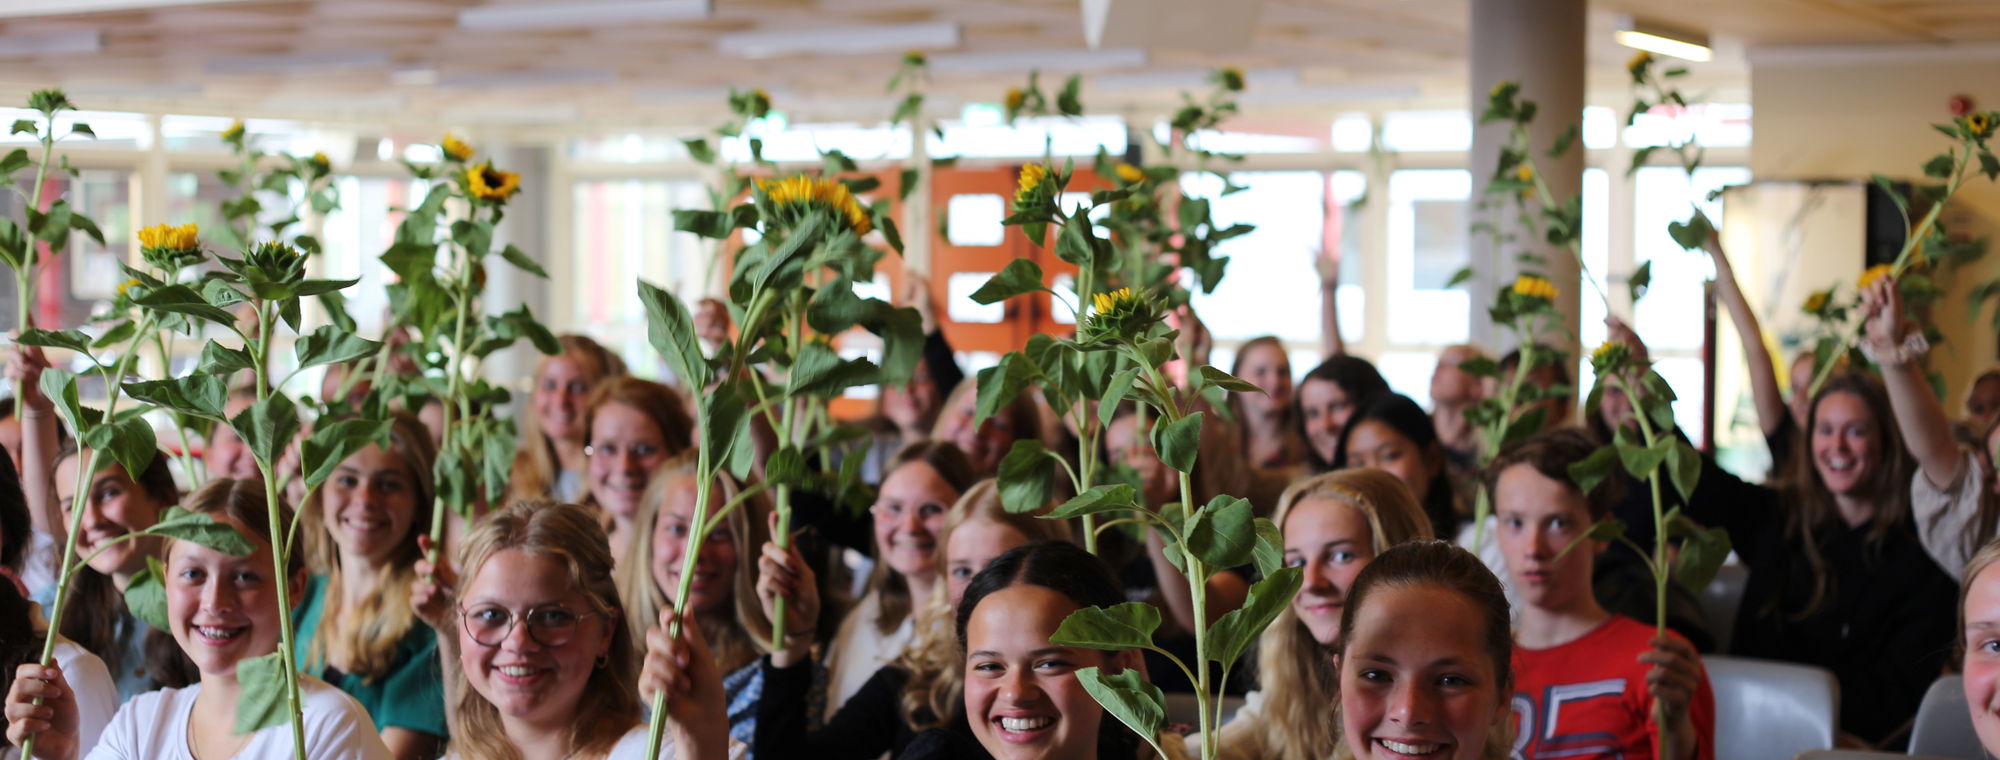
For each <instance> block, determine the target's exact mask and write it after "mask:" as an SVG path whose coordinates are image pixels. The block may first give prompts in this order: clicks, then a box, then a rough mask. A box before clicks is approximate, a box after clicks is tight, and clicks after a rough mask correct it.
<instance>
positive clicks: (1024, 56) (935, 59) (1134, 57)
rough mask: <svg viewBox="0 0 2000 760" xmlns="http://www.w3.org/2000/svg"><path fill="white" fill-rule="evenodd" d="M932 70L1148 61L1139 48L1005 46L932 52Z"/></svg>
mask: <svg viewBox="0 0 2000 760" xmlns="http://www.w3.org/2000/svg"><path fill="white" fill-rule="evenodd" d="M930 64H931V70H932V71H936V72H939V73H944V74H1011V73H1016V72H1023V71H1031V70H1035V69H1040V70H1042V71H1094V70H1097V69H1120V68H1137V67H1140V66H1144V65H1146V51H1144V50H1140V49H1138V48H1110V49H1106V50H1084V49H1079V48H1064V49H1055V50H1003V51H998V52H991V53H939V54H937V55H933V56H931V60H930Z"/></svg>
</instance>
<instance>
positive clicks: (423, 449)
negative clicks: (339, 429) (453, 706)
mask: <svg viewBox="0 0 2000 760" xmlns="http://www.w3.org/2000/svg"><path fill="white" fill-rule="evenodd" d="M436 459H437V449H436V447H434V446H433V445H432V444H431V439H430V434H429V432H428V431H427V430H425V429H424V425H423V423H422V422H419V421H418V420H417V418H416V417H413V416H411V415H410V414H408V413H405V412H395V413H392V414H391V416H390V418H389V446H388V447H387V448H382V447H378V446H374V445H370V446H368V447H366V448H363V449H361V450H360V451H357V452H354V453H353V454H352V455H350V456H348V457H347V459H345V460H342V461H341V462H340V464H338V465H336V466H335V467H334V470H333V475H332V477H330V478H328V479H327V481H326V484H325V486H324V487H322V488H320V489H318V490H315V491H313V492H312V495H311V496H308V497H307V498H306V503H305V514H304V519H303V521H302V530H303V531H304V534H305V544H306V555H307V557H308V558H309V559H310V564H311V566H312V567H314V568H319V569H321V570H322V572H324V574H323V575H317V576H314V577H313V578H312V580H311V581H310V582H309V583H308V584H307V586H306V593H305V596H304V597H302V598H301V600H300V602H299V608H298V612H297V613H296V614H295V615H294V616H293V617H294V619H295V620H296V621H297V623H298V626H297V629H298V633H299V635H298V640H297V641H296V642H295V648H296V650H297V654H298V657H299V663H300V667H301V669H302V670H303V671H304V672H308V673H312V674H313V675H316V676H319V677H321V678H324V679H326V680H327V681H328V682H329V683H332V684H333V685H335V686H338V687H340V688H341V690H342V691H345V692H347V693H348V694H349V695H350V696H353V697H354V698H355V699H356V700H357V701H359V702H361V706H362V707H364V708H367V710H368V715H369V717H370V718H373V719H374V721H375V724H376V727H377V728H378V729H380V731H381V732H382V741H383V743H384V744H387V745H388V746H389V748H390V751H391V752H393V753H395V755H396V756H397V757H399V758H429V757H435V756H436V755H437V748H438V747H440V746H442V745H443V743H444V737H445V730H446V729H445V711H444V689H443V679H444V674H443V673H442V672H440V670H439V668H438V658H437V633H436V632H435V631H432V630H431V629H430V627H429V626H426V625H422V624H421V623H420V622H419V621H418V620H417V617H416V615H415V614H414V613H412V612H411V610H410V598H409V597H410V583H411V582H412V581H415V580H416V579H417V575H416V562H417V560H418V559H419V558H421V557H422V556H423V549H422V548H420V547H419V545H418V543H417V537H418V536H422V535H426V534H427V533H428V532H429V530H430V515H431V510H430V506H431V499H432V497H433V496H435V495H436V490H437V489H436V486H435V484H434V482H433V480H432V469H431V468H432V465H433V463H434V462H435V461H436Z"/></svg>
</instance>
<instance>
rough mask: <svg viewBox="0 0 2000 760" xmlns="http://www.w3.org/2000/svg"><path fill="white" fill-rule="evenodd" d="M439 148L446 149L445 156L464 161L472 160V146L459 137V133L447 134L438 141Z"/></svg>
mask: <svg viewBox="0 0 2000 760" xmlns="http://www.w3.org/2000/svg"><path fill="white" fill-rule="evenodd" d="M438 149H439V150H442V151H444V155H445V157H447V158H450V159H451V160H453V161H458V162H460V163H464V162H466V161H470V160H472V154H473V150H472V146H471V145H468V144H466V142H465V141H464V140H460V139H458V136H457V135H445V136H444V139H443V140H442V141H439V142H438Z"/></svg>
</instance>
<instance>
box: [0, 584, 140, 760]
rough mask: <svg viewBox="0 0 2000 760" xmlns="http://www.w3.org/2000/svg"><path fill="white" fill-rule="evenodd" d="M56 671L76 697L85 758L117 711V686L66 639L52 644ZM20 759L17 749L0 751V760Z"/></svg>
mask: <svg viewBox="0 0 2000 760" xmlns="http://www.w3.org/2000/svg"><path fill="white" fill-rule="evenodd" d="M38 617H39V614H38ZM56 667H58V668H62V674H63V680H64V681H67V682H69V689H70V692H72V693H73V694H74V695H75V697H76V728H77V732H76V738H77V753H78V754H79V755H88V754H90V750H91V748H93V747H95V746H97V740H98V737H100V736H103V735H104V724H105V723H108V722H110V720H111V714H112V713H114V712H117V711H118V684H117V682H115V681H112V680H111V669H110V668H106V667H104V660H102V659H99V658H98V657H97V655H94V654H91V653H90V652H88V651H85V650H84V648H83V647H80V646H77V645H76V644H75V643H74V642H71V641H70V640H69V639H57V640H56ZM20 756H21V748H20V747H14V746H7V747H0V760H16V758H19V757H20Z"/></svg>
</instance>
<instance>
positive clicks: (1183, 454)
mask: <svg viewBox="0 0 2000 760" xmlns="http://www.w3.org/2000/svg"><path fill="white" fill-rule="evenodd" d="M1201 419H1202V413H1201V412H1195V413H1194V414H1190V415H1188V416H1186V417H1182V418H1180V419H1178V420H1174V421H1172V422H1166V423H1162V424H1159V425H1154V426H1153V449H1154V450H1155V451H1158V452H1160V461H1161V462H1163V463H1165V464H1166V465H1167V466H1168V467H1172V468H1174V469H1176V470H1179V471H1181V472H1193V471H1194V459H1195V455H1196V454H1198V453H1199V452H1200V449H1201Z"/></svg>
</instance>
